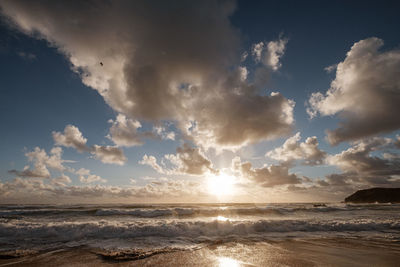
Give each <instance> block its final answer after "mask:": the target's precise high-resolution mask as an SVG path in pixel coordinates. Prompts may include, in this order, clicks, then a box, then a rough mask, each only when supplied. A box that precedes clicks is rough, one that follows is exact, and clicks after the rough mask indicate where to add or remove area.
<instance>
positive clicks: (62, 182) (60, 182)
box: [51, 174, 72, 186]
mask: <svg viewBox="0 0 400 267" xmlns="http://www.w3.org/2000/svg"><path fill="white" fill-rule="evenodd" d="M71 182H72V181H71V178H69V176H67V175H65V174H62V175H61V176H59V177H56V178H53V179H52V180H51V184H53V185H55V186H66V185H67V184H70V183H71Z"/></svg>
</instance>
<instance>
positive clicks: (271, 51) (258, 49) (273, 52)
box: [251, 38, 288, 71]
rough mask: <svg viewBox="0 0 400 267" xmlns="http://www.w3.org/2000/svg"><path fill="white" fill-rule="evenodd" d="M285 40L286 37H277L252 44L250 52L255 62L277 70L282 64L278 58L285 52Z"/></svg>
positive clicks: (286, 40)
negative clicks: (273, 39) (274, 39)
mask: <svg viewBox="0 0 400 267" xmlns="http://www.w3.org/2000/svg"><path fill="white" fill-rule="evenodd" d="M287 42H288V39H287V38H279V39H278V40H276V41H270V42H268V43H267V42H260V43H257V44H254V45H253V47H252V51H251V53H252V55H253V57H254V60H255V61H256V62H261V63H263V64H264V65H265V66H267V67H269V68H271V69H272V70H273V71H277V70H278V69H279V68H280V67H281V66H282V63H281V62H280V59H281V57H282V56H283V55H284V54H285V49H286V44H287Z"/></svg>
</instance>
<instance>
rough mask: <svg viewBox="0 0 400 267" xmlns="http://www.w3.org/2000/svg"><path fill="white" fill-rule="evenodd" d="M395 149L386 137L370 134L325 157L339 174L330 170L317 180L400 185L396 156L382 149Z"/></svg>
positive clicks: (326, 183) (329, 183)
mask: <svg viewBox="0 0 400 267" xmlns="http://www.w3.org/2000/svg"><path fill="white" fill-rule="evenodd" d="M392 149H395V141H394V140H393V139H390V138H381V137H374V138H369V139H364V140H361V141H357V142H354V143H353V144H352V146H351V147H350V148H348V149H347V150H344V151H342V152H341V153H338V154H335V155H331V156H329V157H327V163H329V164H331V165H334V166H337V167H338V168H339V169H340V170H342V171H343V173H341V174H331V175H328V176H327V177H325V179H324V180H320V181H318V183H319V184H320V185H322V186H332V185H333V186H346V185H374V186H377V185H389V184H390V185H392V186H394V185H396V184H397V185H400V157H398V154H394V153H383V157H382V156H379V154H382V152H383V151H390V150H392Z"/></svg>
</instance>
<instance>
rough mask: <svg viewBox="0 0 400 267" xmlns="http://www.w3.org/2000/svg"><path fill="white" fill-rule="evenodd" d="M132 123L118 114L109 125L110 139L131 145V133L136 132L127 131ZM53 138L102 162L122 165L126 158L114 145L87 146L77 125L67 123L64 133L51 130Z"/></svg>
mask: <svg viewBox="0 0 400 267" xmlns="http://www.w3.org/2000/svg"><path fill="white" fill-rule="evenodd" d="M139 124H140V123H139ZM134 125H135V122H133V121H131V120H127V119H126V117H125V116H123V115H118V116H117V120H116V122H113V125H112V126H111V129H110V133H111V137H110V139H112V140H113V141H114V140H115V141H114V142H116V143H118V144H120V145H122V144H124V145H126V146H128V145H132V144H133V142H136V141H133V139H132V138H133V135H136V132H135V133H132V132H129V131H131V130H133V128H132V127H134ZM136 126H137V124H136ZM135 131H136V130H135ZM53 139H54V142H55V143H56V144H57V145H62V146H65V147H73V148H75V149H76V150H77V151H78V152H84V151H86V152H90V153H91V154H93V155H94V157H95V158H96V159H98V160H100V161H101V162H103V163H111V164H117V165H124V164H125V162H126V160H127V158H126V157H125V154H124V152H123V150H122V149H120V148H118V147H116V146H99V145H93V146H91V147H89V146H87V145H86V142H87V139H86V138H85V137H83V135H82V133H81V131H80V130H79V129H78V127H76V126H73V125H67V126H66V127H65V129H64V133H60V132H53Z"/></svg>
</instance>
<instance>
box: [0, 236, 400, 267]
mask: <svg viewBox="0 0 400 267" xmlns="http://www.w3.org/2000/svg"><path fill="white" fill-rule="evenodd" d="M135 253H136V254H135ZM135 257H136V258H135ZM399 262H400V244H399V243H394V242H389V241H388V242H383V241H372V240H363V239H346V238H330V239H324V238H321V239H309V240H307V239H306V240H289V239H288V240H285V241H268V242H229V243H217V242H215V243H213V244H208V245H206V246H204V247H201V248H198V249H194V250H177V249H176V250H170V249H165V250H159V251H157V252H154V251H153V252H147V254H146V252H144V251H133V250H131V251H130V252H129V251H128V252H127V251H125V252H112V253H108V252H107V251H106V250H102V249H97V248H90V247H75V248H65V249H56V250H52V251H46V252H42V253H38V254H32V255H26V256H22V257H15V258H8V259H5V258H0V267H2V266H96V267H97V266H115V265H116V266H189V265H192V266H300V267H302V266H365V265H369V266H397V265H398V263H399Z"/></svg>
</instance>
